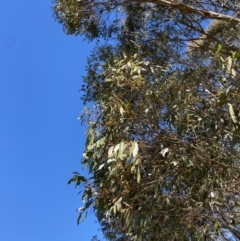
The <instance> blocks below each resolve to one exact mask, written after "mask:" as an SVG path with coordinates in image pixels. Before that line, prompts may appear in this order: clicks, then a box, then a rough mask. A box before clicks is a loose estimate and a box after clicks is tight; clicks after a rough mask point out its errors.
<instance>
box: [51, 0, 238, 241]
mask: <svg viewBox="0 0 240 241" xmlns="http://www.w3.org/2000/svg"><path fill="white" fill-rule="evenodd" d="M53 3H54V6H53V12H54V16H55V18H56V19H57V20H58V21H59V22H60V23H61V24H63V27H64V30H65V32H66V33H67V34H75V35H83V36H84V37H85V38H86V39H87V40H89V41H92V40H94V39H95V40H97V42H96V47H95V48H94V50H93V52H92V54H91V56H90V57H89V58H88V59H87V64H86V76H84V77H83V81H84V84H83V86H82V91H83V96H82V100H83V102H84V104H85V105H86V107H85V110H84V113H83V114H82V116H81V117H80V119H81V121H82V122H83V123H84V124H85V125H86V126H87V132H86V145H85V152H84V153H83V158H82V160H81V163H82V164H83V165H84V166H86V167H87V168H88V170H89V176H88V177H84V176H83V175H82V174H81V173H78V172H74V176H73V177H72V178H71V179H70V181H69V183H72V182H74V183H75V184H76V186H77V187H79V188H80V193H81V195H82V204H81V207H80V208H79V209H78V211H79V218H78V222H81V221H82V220H83V219H84V218H85V217H86V216H87V214H88V213H89V212H90V211H93V212H94V213H95V214H96V216H97V218H98V220H99V223H100V225H101V228H102V231H103V234H104V236H105V238H106V239H107V240H114V241H128V240H135V241H137V240H139V241H140V240H141V241H144V240H153V241H154V240H240V213H239V212H240V207H239V205H240V196H239V191H240V181H239V180H240V179H239V178H240V146H239V144H240V142H239V141H240V140H239V138H240V112H239V110H240V89H239V34H240V25H239V23H240V19H239V18H238V11H239V5H240V1H237V0H236V1H225V0H208V1H203V0H185V1H171V0H169V1H168V0H150V1H146V0H136V1H129V0H125V1H123V0H113V1H109V0H105V1H104V0H101V1H96V0H80V1H77V0H54V1H53Z"/></svg>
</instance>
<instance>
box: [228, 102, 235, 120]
mask: <svg viewBox="0 0 240 241" xmlns="http://www.w3.org/2000/svg"><path fill="white" fill-rule="evenodd" d="M228 107H229V113H230V116H231V118H232V120H233V122H234V123H237V118H236V116H235V114H234V111H233V107H232V105H231V104H229V103H228Z"/></svg>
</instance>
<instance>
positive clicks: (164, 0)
mask: <svg viewBox="0 0 240 241" xmlns="http://www.w3.org/2000/svg"><path fill="white" fill-rule="evenodd" d="M136 1H137V2H145V3H146V2H148V3H153V4H155V5H161V6H166V7H170V8H174V9H177V10H179V11H181V12H183V13H188V14H189V13H190V14H197V15H200V16H202V17H205V18H209V19H216V20H222V21H225V22H230V21H231V22H232V23H240V19H238V18H236V17H235V15H234V16H229V15H225V14H221V13H217V12H213V11H210V10H206V9H197V8H194V7H191V6H189V5H187V4H184V3H181V2H178V1H177V0H136Z"/></svg>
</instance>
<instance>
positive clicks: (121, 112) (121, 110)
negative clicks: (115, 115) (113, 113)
mask: <svg viewBox="0 0 240 241" xmlns="http://www.w3.org/2000/svg"><path fill="white" fill-rule="evenodd" d="M119 111H120V114H121V115H122V116H123V113H124V112H125V111H124V109H123V107H122V106H121V107H120V109H119Z"/></svg>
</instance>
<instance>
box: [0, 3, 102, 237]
mask: <svg viewBox="0 0 240 241" xmlns="http://www.w3.org/2000/svg"><path fill="white" fill-rule="evenodd" d="M0 4H1V8H0V12H1V14H0V21H1V24H0V240H4V241H53V240H58V241H75V240H78V241H79V240H81V241H82V240H83V241H85V240H86V241H88V240H91V237H92V236H93V235H94V234H96V233H97V229H98V225H97V224H96V223H95V221H94V219H95V218H94V217H91V218H89V219H88V220H87V221H86V222H84V223H83V224H82V225H80V226H77V225H76V220H77V212H76V209H77V208H78V207H79V206H80V205H81V202H80V196H78V195H77V191H76V190H75V189H74V186H73V185H67V181H68V180H69V179H70V178H71V176H72V171H79V170H81V166H80V164H79V160H80V158H81V156H82V152H83V148H84V142H85V138H84V129H83V127H81V126H80V123H79V122H78V121H77V117H78V115H79V113H80V112H81V110H82V109H83V106H82V103H81V101H80V99H79V98H80V93H79V91H78V90H79V89H80V86H81V75H83V74H84V70H85V62H86V57H87V56H88V55H89V54H90V49H91V48H92V46H93V45H90V44H89V43H87V42H83V41H82V39H81V38H79V37H71V36H66V35H65V34H64V32H63V31H62V26H60V25H59V24H58V23H57V22H55V21H54V19H53V17H52V12H51V9H50V6H51V1H50V0H49V1H30V0H25V1H17V0H12V1H9V0H0Z"/></svg>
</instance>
